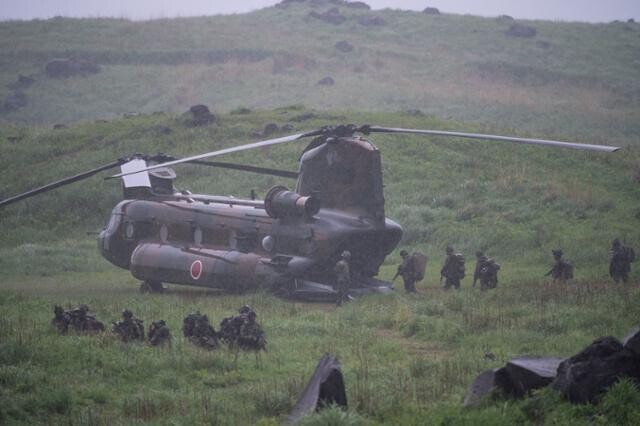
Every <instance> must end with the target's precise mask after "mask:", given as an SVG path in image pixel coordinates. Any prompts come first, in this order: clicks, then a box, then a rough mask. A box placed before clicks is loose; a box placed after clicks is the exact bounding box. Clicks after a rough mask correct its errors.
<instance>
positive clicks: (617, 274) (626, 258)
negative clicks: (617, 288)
mask: <svg viewBox="0 0 640 426" xmlns="http://www.w3.org/2000/svg"><path fill="white" fill-rule="evenodd" d="M634 260H636V253H635V251H634V250H633V248H632V247H629V246H625V245H622V243H621V242H620V240H619V239H617V238H616V239H615V240H613V243H612V244H611V261H610V262H609V275H611V278H613V281H615V282H616V283H619V282H620V281H622V282H623V283H626V282H628V281H629V272H631V262H633V261H634Z"/></svg>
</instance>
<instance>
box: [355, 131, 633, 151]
mask: <svg viewBox="0 0 640 426" xmlns="http://www.w3.org/2000/svg"><path fill="white" fill-rule="evenodd" d="M362 130H363V132H364V133H365V134H366V133H369V132H370V133H415V134H420V135H432V136H453V137H458V138H469V139H486V140H493V141H504V142H515V143H521V144H529V145H548V146H556V147H560V148H571V149H581V150H588V151H600V152H615V151H618V150H619V149H620V148H619V147H616V146H608V145H590V144H584V143H574V142H560V141H554V140H546V139H529V138H516V137H511V136H496V135H484V134H480V133H462V132H448V131H443V130H421V129H402V128H397V127H378V126H370V127H369V126H365V127H363V128H362Z"/></svg>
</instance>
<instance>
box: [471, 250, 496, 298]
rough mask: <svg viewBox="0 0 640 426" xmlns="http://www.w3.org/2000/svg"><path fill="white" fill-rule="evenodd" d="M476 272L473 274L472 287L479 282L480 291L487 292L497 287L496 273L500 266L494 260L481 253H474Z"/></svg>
mask: <svg viewBox="0 0 640 426" xmlns="http://www.w3.org/2000/svg"><path fill="white" fill-rule="evenodd" d="M476 259H477V263H476V270H475V272H474V273H473V287H475V286H476V282H477V281H478V280H480V290H483V291H484V290H488V289H491V288H496V287H497V286H498V271H499V270H500V264H499V263H497V262H496V261H495V259H493V258H491V257H488V256H486V255H485V254H484V253H483V252H481V251H477V252H476Z"/></svg>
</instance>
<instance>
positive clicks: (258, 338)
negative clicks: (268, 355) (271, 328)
mask: <svg viewBox="0 0 640 426" xmlns="http://www.w3.org/2000/svg"><path fill="white" fill-rule="evenodd" d="M256 317H257V315H256V313H255V312H253V311H251V312H249V314H248V315H247V320H246V321H245V322H244V323H243V324H242V327H240V336H239V338H238V347H239V348H240V349H244V350H246V351H260V350H264V351H266V350H267V339H266V338H265V334H264V330H263V329H262V327H260V324H258V323H257V322H256Z"/></svg>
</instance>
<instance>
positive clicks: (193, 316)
mask: <svg viewBox="0 0 640 426" xmlns="http://www.w3.org/2000/svg"><path fill="white" fill-rule="evenodd" d="M198 318H200V311H195V312H191V313H190V314H189V315H187V316H186V317H184V320H182V334H183V335H184V337H186V338H189V337H191V336H193V329H194V328H195V327H196V320H197V319H198Z"/></svg>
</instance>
